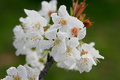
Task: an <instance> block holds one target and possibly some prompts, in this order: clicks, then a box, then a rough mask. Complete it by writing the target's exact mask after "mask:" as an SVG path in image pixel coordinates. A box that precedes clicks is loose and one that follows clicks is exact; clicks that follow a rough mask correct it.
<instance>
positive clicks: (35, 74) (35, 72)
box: [24, 65, 40, 80]
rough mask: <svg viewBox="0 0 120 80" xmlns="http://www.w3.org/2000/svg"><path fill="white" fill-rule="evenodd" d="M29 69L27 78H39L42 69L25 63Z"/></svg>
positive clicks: (34, 79) (32, 79)
mask: <svg viewBox="0 0 120 80" xmlns="http://www.w3.org/2000/svg"><path fill="white" fill-rule="evenodd" d="M24 66H25V68H26V70H27V78H28V80H38V78H39V74H40V70H39V69H38V68H31V67H29V66H28V65H24Z"/></svg>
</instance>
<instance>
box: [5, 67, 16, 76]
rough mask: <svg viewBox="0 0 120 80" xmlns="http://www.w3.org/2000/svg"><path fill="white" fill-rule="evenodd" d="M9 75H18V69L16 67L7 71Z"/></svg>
mask: <svg viewBox="0 0 120 80" xmlns="http://www.w3.org/2000/svg"><path fill="white" fill-rule="evenodd" d="M7 74H8V75H10V76H14V75H17V69H16V68H15V67H10V68H9V69H8V70H7Z"/></svg>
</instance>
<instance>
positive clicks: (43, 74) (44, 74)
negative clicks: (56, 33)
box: [39, 53, 55, 80]
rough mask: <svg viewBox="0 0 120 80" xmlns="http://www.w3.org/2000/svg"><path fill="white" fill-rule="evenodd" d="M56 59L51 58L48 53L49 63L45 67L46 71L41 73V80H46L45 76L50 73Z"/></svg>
mask: <svg viewBox="0 0 120 80" xmlns="http://www.w3.org/2000/svg"><path fill="white" fill-rule="evenodd" d="M54 62H55V61H54V59H53V57H52V56H50V54H49V53H48V56H47V62H46V65H45V67H44V69H43V70H42V71H41V73H40V75H39V80H44V78H45V76H46V75H47V73H48V70H49V69H50V67H51V65H52V64H53V63H54Z"/></svg>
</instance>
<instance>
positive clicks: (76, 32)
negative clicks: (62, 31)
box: [71, 27, 81, 37]
mask: <svg viewBox="0 0 120 80" xmlns="http://www.w3.org/2000/svg"><path fill="white" fill-rule="evenodd" d="M79 30H81V28H77V27H74V28H72V29H71V32H72V35H73V36H74V37H77V35H78V32H79Z"/></svg>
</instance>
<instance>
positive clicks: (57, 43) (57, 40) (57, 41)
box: [54, 38, 62, 45]
mask: <svg viewBox="0 0 120 80" xmlns="http://www.w3.org/2000/svg"><path fill="white" fill-rule="evenodd" d="M61 42H62V41H61V40H60V39H58V38H57V39H55V42H54V45H59V44H60V43H61Z"/></svg>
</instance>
